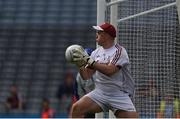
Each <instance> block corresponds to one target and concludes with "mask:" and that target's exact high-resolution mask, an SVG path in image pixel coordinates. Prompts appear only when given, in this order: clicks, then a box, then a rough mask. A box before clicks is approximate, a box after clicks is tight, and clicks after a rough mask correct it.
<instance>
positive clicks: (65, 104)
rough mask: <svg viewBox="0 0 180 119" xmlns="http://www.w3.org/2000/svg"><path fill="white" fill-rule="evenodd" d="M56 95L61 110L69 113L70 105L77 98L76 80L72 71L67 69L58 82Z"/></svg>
mask: <svg viewBox="0 0 180 119" xmlns="http://www.w3.org/2000/svg"><path fill="white" fill-rule="evenodd" d="M57 97H58V99H59V100H60V106H61V110H60V111H61V112H64V113H67V114H69V112H70V109H71V105H72V104H73V103H74V102H76V101H77V100H78V98H79V97H78V94H77V82H76V80H75V78H74V77H73V73H72V72H71V71H68V72H67V73H66V75H65V78H64V81H63V82H62V83H61V84H60V86H59V89H58V92H57Z"/></svg>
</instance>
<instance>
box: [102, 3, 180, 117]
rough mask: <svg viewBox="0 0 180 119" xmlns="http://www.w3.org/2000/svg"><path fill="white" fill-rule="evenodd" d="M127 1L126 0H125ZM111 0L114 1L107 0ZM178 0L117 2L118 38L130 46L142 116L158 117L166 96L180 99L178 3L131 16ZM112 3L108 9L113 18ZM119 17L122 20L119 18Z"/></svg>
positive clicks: (129, 50) (107, 15) (126, 45)
mask: <svg viewBox="0 0 180 119" xmlns="http://www.w3.org/2000/svg"><path fill="white" fill-rule="evenodd" d="M122 1H123V0H122ZM106 2H107V3H109V2H110V1H109V0H107V1H106ZM172 2H175V0H126V1H125V0H124V1H123V2H119V3H117V17H118V18H117V19H120V20H119V22H118V23H117V30H118V39H117V41H118V42H120V44H122V46H124V47H125V48H126V49H127V52H128V54H129V57H130V61H131V71H132V75H133V77H134V79H135V82H136V93H135V100H134V101H135V106H136V109H137V111H138V112H139V115H140V117H147V118H149V117H151V118H153V117H154V118H155V117H157V114H158V112H159V111H160V103H161V101H162V100H163V99H167V98H168V99H170V100H171V101H172V103H173V100H174V99H180V35H179V33H178V32H179V23H178V15H177V8H176V6H175V5H174V6H170V7H166V8H163V9H158V10H154V11H153V12H151V13H145V14H143V15H141V16H138V17H132V18H129V19H127V20H122V21H121V19H122V18H126V17H128V16H131V15H134V14H138V13H141V12H143V11H147V10H150V9H153V8H157V7H160V6H164V5H167V4H170V3H172ZM110 8H111V7H107V8H106V11H105V21H108V22H110V15H111V13H112V12H111V11H110ZM117 21H118V20H117Z"/></svg>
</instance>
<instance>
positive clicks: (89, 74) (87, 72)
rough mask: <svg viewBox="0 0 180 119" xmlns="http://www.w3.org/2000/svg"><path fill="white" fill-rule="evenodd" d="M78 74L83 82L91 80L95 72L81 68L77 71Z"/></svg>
mask: <svg viewBox="0 0 180 119" xmlns="http://www.w3.org/2000/svg"><path fill="white" fill-rule="evenodd" d="M79 73H80V75H81V77H82V78H83V79H84V80H88V79H91V77H92V75H93V74H94V73H95V70H94V69H90V68H85V67H82V68H80V69H79Z"/></svg>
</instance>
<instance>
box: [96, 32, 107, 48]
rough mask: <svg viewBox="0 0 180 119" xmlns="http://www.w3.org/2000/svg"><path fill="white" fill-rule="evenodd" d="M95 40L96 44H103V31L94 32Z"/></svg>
mask: <svg viewBox="0 0 180 119" xmlns="http://www.w3.org/2000/svg"><path fill="white" fill-rule="evenodd" d="M96 42H97V43H98V45H101V46H103V43H104V42H105V32H103V31H97V32H96Z"/></svg>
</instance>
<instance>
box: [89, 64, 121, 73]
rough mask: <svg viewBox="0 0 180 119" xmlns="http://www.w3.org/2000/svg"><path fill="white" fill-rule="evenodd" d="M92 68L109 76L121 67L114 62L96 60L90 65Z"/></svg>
mask: <svg viewBox="0 0 180 119" xmlns="http://www.w3.org/2000/svg"><path fill="white" fill-rule="evenodd" d="M91 67H92V68H93V69H96V70H97V71H99V72H101V73H103V74H105V75H107V76H111V75H113V74H114V73H116V72H117V71H119V69H120V68H121V67H119V66H116V65H114V64H111V63H109V64H101V63H98V62H95V63H94V65H93V66H91Z"/></svg>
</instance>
